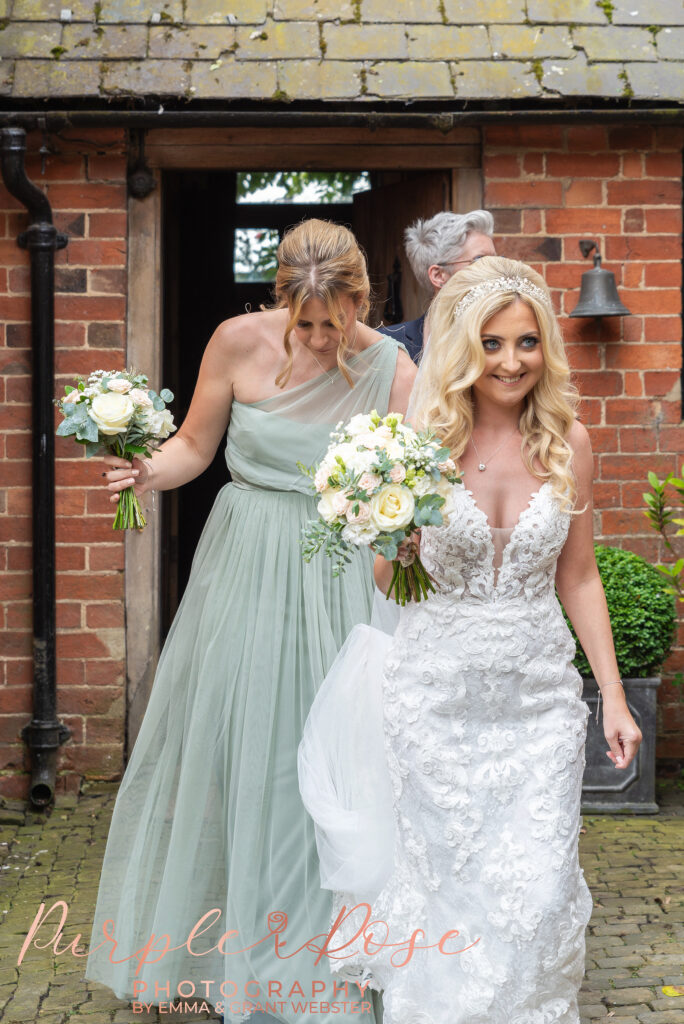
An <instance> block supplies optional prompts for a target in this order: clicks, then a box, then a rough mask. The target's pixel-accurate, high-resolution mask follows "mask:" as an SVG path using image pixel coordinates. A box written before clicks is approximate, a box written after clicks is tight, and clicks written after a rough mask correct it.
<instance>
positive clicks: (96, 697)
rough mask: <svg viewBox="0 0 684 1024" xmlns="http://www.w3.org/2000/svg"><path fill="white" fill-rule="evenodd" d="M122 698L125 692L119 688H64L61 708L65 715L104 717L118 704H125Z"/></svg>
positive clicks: (61, 693)
mask: <svg viewBox="0 0 684 1024" xmlns="http://www.w3.org/2000/svg"><path fill="white" fill-rule="evenodd" d="M122 698H123V691H122V690H121V688H120V687H118V686H99V687H98V688H97V689H96V690H91V689H90V688H89V687H87V686H62V687H61V688H60V691H59V706H60V709H61V710H62V711H63V712H64V713H68V714H72V715H73V714H81V715H104V714H108V713H109V712H110V711H111V710H112V707H113V705H114V704H116V703H117V702H119V701H121V702H122V703H123V701H122Z"/></svg>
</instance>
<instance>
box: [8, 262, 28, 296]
mask: <svg viewBox="0 0 684 1024" xmlns="http://www.w3.org/2000/svg"><path fill="white" fill-rule="evenodd" d="M8 282H9V290H10V292H13V293H14V294H15V295H30V293H31V272H30V270H29V268H28V267H14V268H13V269H11V270H10V272H9V275H8Z"/></svg>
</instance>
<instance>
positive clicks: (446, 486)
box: [435, 478, 458, 518]
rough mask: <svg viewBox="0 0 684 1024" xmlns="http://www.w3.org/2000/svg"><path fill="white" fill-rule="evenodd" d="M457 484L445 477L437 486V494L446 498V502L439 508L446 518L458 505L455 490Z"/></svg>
mask: <svg viewBox="0 0 684 1024" xmlns="http://www.w3.org/2000/svg"><path fill="white" fill-rule="evenodd" d="M457 486H458V484H450V483H449V481H448V480H445V479H443V478H442V479H441V480H440V481H439V483H438V484H437V485H436V486H435V491H436V492H437V494H439V495H440V496H441V497H442V498H444V499H445V501H444V504H443V505H442V507H441V508H440V510H439V511H440V512H441V513H442V515H443V516H444V517H445V518H446V517H447V516H448V515H450V514H451V513H452V512H453V511H454V508H455V507H456V497H455V491H456V487H457Z"/></svg>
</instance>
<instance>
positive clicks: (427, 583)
mask: <svg viewBox="0 0 684 1024" xmlns="http://www.w3.org/2000/svg"><path fill="white" fill-rule="evenodd" d="M330 440H331V444H330V447H329V448H328V451H327V453H326V455H325V458H324V459H323V461H322V462H321V463H320V465H318V466H313V467H306V466H303V465H302V464H301V463H298V464H297V465H298V467H299V469H300V471H301V472H302V473H304V474H305V475H306V476H308V477H309V478H310V479H311V480H312V481H313V486H314V488H315V490H316V492H317V493H318V494H319V495H320V500H319V502H318V514H319V516H320V519H318V520H312V521H311V522H310V523H309V524H307V526H306V527H305V529H304V534H303V541H302V546H303V552H304V560H305V561H307V562H309V561H310V560H311V558H312V557H313V556H314V554H316V552H317V551H320V550H321V548H323V549H324V550H325V553H326V555H328V556H329V557H330V558H331V559H332V561H333V569H332V573H333V576H339V575H340V573H341V572H343V571H344V569H345V564H346V563H347V562H349V561H351V559H350V557H349V555H350V552H351V551H352V550H353V549H354V548H355V547H356V548H358V547H368V546H370V547H371V548H372V550H373V551H376V552H377V553H378V554H380V555H382V556H383V557H384V558H386V559H387V560H388V561H390V562H394V572H393V575H392V582H391V583H390V587H389V590H388V592H387V597H388V598H389V596H390V594H393V595H394V599H395V601H397V603H398V604H401V605H404V604H406V603H407V601H420V600H422V599H423V598H426V597H427V596H428V591H431V592H432V593H434V592H435V587H434V585H433V580H432V577H431V576H430V574H429V573H428V572H427V570H426V569H425V566H424V565H423V563H422V562H421V561H420V558H418V556H417V554H416V548H415V545H412V544H409V546H408V547H409V553H408V556H407V557H404V558H400V557H399V545H400V544H401V543H402V542H403V541H404V540H405V539H406V538H407V537H410V535H411V534H412V533H413V532H414V530H417V529H418V528H419V527H421V526H439V525H441V523H442V522H443V516H445V515H448V514H449V512H450V511H451V496H452V492H453V487H454V485H455V484H457V483H459V482H460V477H459V476H458V475H457V473H456V466H455V464H454V462H453V460H452V459H450V458H449V449H448V448H444V447H443V446H442V445H441V443H440V442H439V440H438V439H437V438H436V437H435V435H434V434H433V433H432V432H430V431H422V432H420V431H415V430H413V429H412V428H411V427H408V426H406V425H405V424H404V423H402V417H401V415H400V414H399V413H388V415H387V416H385V417H384V418H381V417H380V416H379V415H378V413H377V412H376V411H375V410H374V411H373V412H372V413H370V415H361V414H359V415H357V416H353V417H352V419H351V420H350V421H349V423H347V425H346V426H343V425H342V423H338V425H337V427H336V429H335V430H334V432H333V433H332V434H331V435H330ZM411 549H413V550H411Z"/></svg>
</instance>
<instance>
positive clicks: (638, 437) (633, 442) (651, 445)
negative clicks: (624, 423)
mask: <svg viewBox="0 0 684 1024" xmlns="http://www.w3.org/2000/svg"><path fill="white" fill-rule="evenodd" d="M619 433H620V451H621V452H647V453H649V454H650V453H651V452H654V451H656V448H657V440H658V435H657V433H656V431H655V430H654V429H653V428H652V427H620V431H619Z"/></svg>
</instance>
